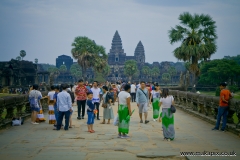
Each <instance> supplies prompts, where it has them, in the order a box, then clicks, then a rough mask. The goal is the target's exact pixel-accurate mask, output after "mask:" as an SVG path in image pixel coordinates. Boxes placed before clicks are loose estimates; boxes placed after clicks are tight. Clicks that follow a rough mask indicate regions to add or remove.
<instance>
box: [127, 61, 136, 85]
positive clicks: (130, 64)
mask: <svg viewBox="0 0 240 160" xmlns="http://www.w3.org/2000/svg"><path fill="white" fill-rule="evenodd" d="M137 72H138V68H137V62H136V61H135V60H128V61H126V62H125V64H124V74H125V75H126V76H128V79H129V81H131V80H132V77H133V75H134V74H136V73H137Z"/></svg>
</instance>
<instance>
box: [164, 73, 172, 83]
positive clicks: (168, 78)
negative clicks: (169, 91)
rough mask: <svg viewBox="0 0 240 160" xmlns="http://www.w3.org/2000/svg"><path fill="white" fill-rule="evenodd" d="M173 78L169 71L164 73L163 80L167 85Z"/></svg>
mask: <svg viewBox="0 0 240 160" xmlns="http://www.w3.org/2000/svg"><path fill="white" fill-rule="evenodd" d="M170 80H171V76H170V74H169V73H163V74H162V81H163V82H164V83H165V84H166V85H167V83H168V82H169V81H170Z"/></svg>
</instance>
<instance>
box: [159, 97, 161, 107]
mask: <svg viewBox="0 0 240 160" xmlns="http://www.w3.org/2000/svg"><path fill="white" fill-rule="evenodd" d="M161 105H162V98H161V99H160V101H159V107H161Z"/></svg>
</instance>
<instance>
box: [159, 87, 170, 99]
mask: <svg viewBox="0 0 240 160" xmlns="http://www.w3.org/2000/svg"><path fill="white" fill-rule="evenodd" d="M168 92H169V90H168V88H163V91H162V94H161V95H162V96H161V97H162V98H167V96H168V95H169V94H168Z"/></svg>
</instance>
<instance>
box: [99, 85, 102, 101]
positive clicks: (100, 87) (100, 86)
mask: <svg viewBox="0 0 240 160" xmlns="http://www.w3.org/2000/svg"><path fill="white" fill-rule="evenodd" d="M98 87H99V89H100V102H101V101H102V97H103V89H102V87H103V86H102V84H100V85H98Z"/></svg>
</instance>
